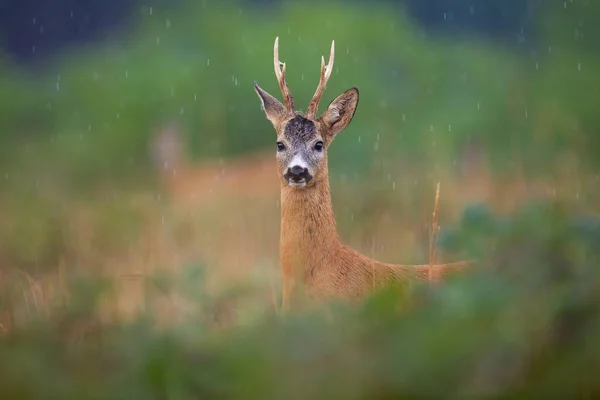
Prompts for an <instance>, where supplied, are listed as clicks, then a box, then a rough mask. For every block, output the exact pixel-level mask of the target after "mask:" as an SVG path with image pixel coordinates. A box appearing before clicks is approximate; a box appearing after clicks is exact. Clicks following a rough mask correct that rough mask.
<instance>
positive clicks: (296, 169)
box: [288, 165, 308, 178]
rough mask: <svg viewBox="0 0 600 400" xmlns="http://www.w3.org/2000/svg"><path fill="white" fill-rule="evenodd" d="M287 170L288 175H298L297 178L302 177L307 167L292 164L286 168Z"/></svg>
mask: <svg viewBox="0 0 600 400" xmlns="http://www.w3.org/2000/svg"><path fill="white" fill-rule="evenodd" d="M288 171H289V173H290V175H293V177H294V178H295V177H298V178H304V177H305V176H306V174H308V169H307V168H302V167H301V166H299V165H294V166H293V167H292V168H288Z"/></svg>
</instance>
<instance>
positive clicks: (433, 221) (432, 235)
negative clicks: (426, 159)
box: [429, 182, 440, 282]
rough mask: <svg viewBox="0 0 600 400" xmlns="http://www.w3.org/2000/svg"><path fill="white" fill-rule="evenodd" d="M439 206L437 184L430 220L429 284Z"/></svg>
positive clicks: (438, 184)
mask: <svg viewBox="0 0 600 400" xmlns="http://www.w3.org/2000/svg"><path fill="white" fill-rule="evenodd" d="M439 204H440V183H439V182H438V183H437V187H436V190H435V202H434V205H433V214H432V219H431V231H430V233H429V282H431V281H432V279H433V265H434V264H435V244H436V241H437V233H438V231H439V229H440V227H439V225H438V209H439Z"/></svg>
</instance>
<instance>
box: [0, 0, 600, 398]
mask: <svg viewBox="0 0 600 400" xmlns="http://www.w3.org/2000/svg"><path fill="white" fill-rule="evenodd" d="M408 3H411V4H408ZM425 3H427V4H425ZM415 4H416V3H415V2H407V4H404V3H403V2H383V1H381V2H374V3H369V2H366V1H365V2H361V1H341V0H340V1H325V2H304V1H303V2H299V1H298V2H291V1H282V2H275V1H261V2H242V1H218V2H217V1H209V0H203V1H178V2H174V3H167V2H162V3H161V2H158V3H156V4H154V5H151V4H144V5H142V4H137V3H136V4H135V5H134V6H131V5H128V9H130V12H129V14H130V18H129V20H128V22H127V24H124V25H123V26H121V27H120V28H115V29H114V30H111V31H109V34H105V35H104V36H102V37H101V38H100V39H96V40H92V41H89V42H85V43H78V44H76V45H71V46H68V47H66V48H65V49H64V50H61V51H56V52H54V53H52V56H51V57H47V58H45V59H44V62H43V63H39V64H35V65H33V66H23V65H22V63H21V62H20V61H19V60H18V59H17V58H16V57H13V56H11V55H9V54H8V52H6V54H5V55H4V56H2V57H0V121H1V127H2V130H1V131H0V172H1V174H0V360H3V361H4V360H6V361H5V362H3V363H0V392H1V393H3V394H4V397H6V398H48V397H52V398H91V397H102V398H182V399H183V398H198V397H202V396H203V397H208V398H215V397H219V398H222V397H236V398H262V399H264V398H284V397H285V398H296V397H297V398H406V397H422V396H423V395H431V396H437V397H442V398H454V397H458V398H460V397H463V396H467V395H475V396H476V397H477V396H483V395H484V394H485V395H486V396H492V397H494V396H497V397H507V396H511V395H512V396H517V397H518V396H523V397H528V398H531V397H530V396H534V395H537V396H540V395H541V394H550V393H552V394H554V395H556V394H562V395H563V396H566V397H562V398H570V397H578V396H580V397H586V396H588V397H586V398H591V397H589V396H592V395H593V394H594V393H595V392H596V390H597V383H596V382H594V381H593V380H592V377H591V376H590V374H591V372H593V371H594V368H595V367H597V366H598V363H599V361H600V357H599V355H600V353H599V351H600V347H599V346H598V343H597V342H598V341H597V339H594V338H595V337H597V336H594V334H597V333H598V330H599V329H600V325H599V323H600V320H599V319H598V318H597V317H598V316H599V315H598V313H597V311H598V310H597V309H598V305H599V303H598V301H599V300H600V299H599V298H598V296H599V293H600V292H599V291H598V289H599V288H598V282H599V280H598V279H599V278H600V276H599V275H598V271H597V267H598V261H600V258H599V255H598V250H600V223H599V222H598V221H599V218H598V214H599V213H600V181H599V178H598V176H599V175H598V174H599V170H600V158H598V156H597V154H599V152H600V134H599V132H598V129H600V116H599V114H598V113H597V104H598V99H599V96H600V74H599V73H598V71H600V51H599V50H598V49H599V48H600V25H599V23H600V19H599V17H600V3H595V2H592V1H583V0H572V1H566V2H562V1H559V2H535V1H531V2H525V3H523V4H525V5H523V4H520V3H519V2H514V1H511V2H505V3H503V4H504V5H500V4H499V3H498V4H496V5H494V6H488V7H487V9H486V10H487V12H488V15H487V17H488V20H491V21H496V20H502V21H504V20H503V19H502V18H504V17H506V15H513V14H514V15H517V14H518V13H519V12H522V10H523V8H526V9H527V12H526V13H524V14H522V15H521V14H519V15H521V17H520V19H519V18H515V19H514V20H516V21H517V22H516V25H515V26H514V27H511V28H510V29H508V30H505V32H504V34H503V35H502V34H498V33H497V32H494V28H498V26H501V25H502V24H501V23H498V24H496V25H495V26H494V27H492V26H490V27H489V29H487V34H484V33H482V32H485V31H486V29H480V31H479V32H477V30H468V29H459V28H460V27H461V23H460V22H457V23H456V24H455V25H453V28H452V29H448V28H444V27H443V26H441V27H440V26H436V25H435V24H432V23H429V24H426V23H424V22H423V20H422V18H421V19H419V18H417V17H418V15H419V12H420V13H423V12H425V13H426V12H427V10H429V12H430V15H433V14H435V13H436V12H437V11H438V10H439V11H440V14H443V19H444V20H446V19H447V18H450V19H451V18H453V14H452V13H451V12H449V13H448V14H446V13H445V12H443V13H442V10H445V9H446V8H447V9H448V10H457V11H455V14H456V16H455V17H456V18H457V19H458V16H459V15H462V14H466V13H468V12H470V14H471V15H474V17H473V20H477V18H478V16H479V15H480V14H478V12H479V9H480V8H479V5H478V4H476V5H474V4H471V3H468V2H465V1H458V0H456V1H450V0H448V1H446V2H444V1H431V2H422V3H419V4H421V5H419V6H416V5H415ZM1 10H2V9H1V8H0V12H3V11H1ZM64 10H65V11H64V15H65V18H66V15H68V6H67V5H66V3H65V5H64ZM469 10H470V11H469ZM92 12H93V11H92ZM98 12H99V11H98ZM461 13H462V14H461ZM511 13H512V14H511ZM25 14H26V12H25ZM71 15H72V13H71ZM32 17H33V18H34V20H35V18H36V16H35V15H32ZM75 18H79V16H78V15H76V16H75ZM437 18H438V19H439V18H441V17H440V15H438V16H437ZM433 19H435V18H433ZM505 19H506V18H505ZM509 19H510V18H509ZM431 20H432V17H430V18H429V22H431ZM463 20H464V18H463ZM478 21H479V22H478V24H479V25H483V26H484V27H485V22H482V21H484V20H483V19H481V20H478ZM5 22H6V23H8V22H7V21H6V20H4V21H3V23H5ZM34 24H35V22H34ZM38 25H39V24H38ZM38 25H36V29H38V28H37V26H38ZM438 25H439V24H438ZM442 25H443V24H442ZM519 25H520V26H519ZM480 28H481V26H480ZM513 28H514V29H513ZM40 29H41V28H40ZM48 32H49V34H51V33H52V30H51V29H50V28H48ZM506 32H508V33H506ZM276 36H279V38H280V58H281V59H282V61H285V62H286V63H287V81H288V84H289V86H290V89H291V91H292V93H293V95H294V100H295V102H296V106H297V108H299V109H301V110H305V109H306V107H307V105H308V102H309V100H310V98H311V97H312V94H313V93H314V90H315V88H316V85H317V83H318V76H319V75H318V74H319V67H320V65H319V63H320V57H321V55H322V54H323V55H325V56H326V57H327V53H328V51H329V46H330V43H331V40H332V39H335V41H336V58H335V68H334V72H333V74H332V77H331V79H330V81H329V84H328V87H327V91H326V92H325V95H324V98H323V101H322V103H321V104H322V107H321V111H322V110H324V108H325V104H327V103H328V102H329V101H331V100H332V99H333V98H334V97H336V96H337V95H338V94H340V93H341V92H342V91H344V90H346V89H347V88H349V87H352V86H356V87H358V88H359V90H360V96H361V97H360V103H359V107H358V111H357V113H356V115H355V117H354V120H353V122H352V124H351V125H350V126H349V127H348V128H347V129H346V131H344V132H343V133H342V134H340V135H339V137H338V138H337V139H336V141H335V143H334V144H333V145H332V147H331V149H330V151H329V153H330V156H329V164H330V170H331V174H330V175H331V185H332V192H333V197H334V199H333V201H334V210H335V213H336V219H337V222H338V228H339V230H340V234H341V236H342V237H343V238H344V240H345V241H346V242H347V243H349V244H350V245H352V246H353V247H355V248H357V249H358V250H361V251H363V252H364V253H366V254H368V255H370V256H375V258H378V259H382V260H384V261H389V262H396V263H400V262H413V261H414V262H424V261H425V258H426V254H427V249H428V230H429V222H430V221H429V218H430V215H431V211H432V203H433V196H434V190H435V183H436V182H437V181H441V182H442V193H441V206H440V207H441V208H440V212H441V216H440V218H441V223H442V232H441V236H440V240H439V242H438V244H437V245H438V246H439V248H440V254H441V256H442V257H443V258H444V259H445V260H446V259H447V260H451V259H452V260H454V259H459V258H472V259H477V260H478V263H479V264H480V267H479V268H478V269H477V272H476V273H475V274H474V276H473V277H468V278H465V279H464V280H463V281H460V282H456V283H449V284H448V285H447V286H444V287H442V288H436V289H435V290H432V291H428V290H425V289H424V288H421V289H423V290H417V291H416V294H415V296H416V297H415V302H414V303H413V302H410V304H409V305H408V304H404V303H403V307H401V309H402V311H401V312H400V315H398V313H397V307H396V305H397V303H398V302H399V299H398V298H396V297H395V296H397V294H394V293H381V294H379V295H377V296H375V297H374V298H373V299H371V300H370V301H369V302H367V303H365V304H364V305H362V306H361V307H359V309H358V310H357V309H349V308H346V307H345V306H342V305H333V307H334V308H333V311H334V312H333V315H334V317H333V319H332V320H328V319H327V318H325V317H323V316H322V315H320V313H316V314H314V313H313V314H309V315H302V316H292V317H288V318H284V319H279V318H275V317H273V316H272V315H271V314H272V309H273V308H277V304H278V301H279V299H278V296H279V294H278V291H279V286H278V285H279V283H278V281H277V280H278V272H277V271H278V269H277V268H278V264H277V263H278V254H277V246H278V242H277V240H278V236H277V235H278V227H279V215H278V213H279V209H278V207H279V203H278V190H279V188H278V186H277V181H276V176H275V163H274V157H273V160H271V157H272V155H273V153H274V150H273V148H274V145H275V134H274V132H273V129H272V126H271V125H270V123H269V122H268V121H267V120H266V118H265V116H264V113H263V112H262V110H261V109H260V102H259V100H258V98H257V96H256V94H255V93H254V90H253V87H252V84H253V82H254V81H255V80H256V81H258V82H259V84H260V85H261V87H263V88H264V89H266V90H267V91H269V92H270V93H271V94H273V95H275V96H276V97H278V98H279V97H280V93H279V90H278V87H277V84H276V79H275V76H274V73H273V64H272V51H273V42H274V39H275V37H276ZM170 129H172V130H170ZM165 132H167V135H162V134H164V133H165ZM169 132H170V133H173V132H174V134H173V136H169ZM161 138H162V139H165V138H166V139H167V142H166V143H167V144H169V143H170V145H173V146H175V147H174V148H175V149H180V150H174V152H173V153H169V152H168V151H169V150H167V153H165V152H162V153H160V152H159V154H158V155H157V152H156V149H157V146H158V147H159V148H160V146H161V143H162V145H165V142H161V141H160V140H161ZM169 140H175V142H169ZM177 145H179V146H180V147H177ZM169 148H170V147H168V146H167V149H169ZM163 149H164V148H163ZM169 155H171V156H172V157H171V158H168V157H169ZM165 157H167V158H165ZM255 157H256V158H255ZM165 161H167V162H168V163H170V165H171V166H172V165H175V166H176V171H171V170H170V169H169V170H165V169H164V165H163V163H164V162H165ZM263 163H264V165H266V166H267V167H265V168H266V169H259V168H258V166H262V165H263ZM269 163H271V164H269ZM269 166H270V167H272V170H270V169H269V168H270V167H269ZM261 168H262V167H261ZM248 176H250V177H251V179H247V177H248ZM190 199H191V201H190ZM196 272H197V273H199V274H200V275H199V277H198V280H196V279H192V276H190V275H186V274H190V273H193V274H194V275H193V277H197V276H196V275H195V273H196ZM182 274H183V275H182ZM265 276H266V277H265ZM233 281H236V282H237V281H242V282H244V283H245V284H246V285H250V286H252V288H251V289H248V290H249V292H250V294H248V292H247V291H243V292H242V294H240V293H238V292H237V291H236V292H235V293H232V292H229V291H226V293H225V294H223V293H221V292H222V291H223V288H225V287H229V284H230V283H231V282H233ZM273 282H275V283H273ZM238 283H239V282H238ZM90 285H91V286H90ZM96 289H98V290H96ZM273 293H275V294H274V295H273ZM96 294H97V296H96ZM240 296H241V298H242V300H241V302H240V301H239V297H240ZM244 296H246V297H244ZM248 296H249V297H248ZM273 296H274V298H272V297H273ZM175 297H177V299H179V300H177V299H175ZM180 297H185V298H186V299H187V300H185V301H183V300H181V299H180ZM248 298H251V299H252V301H250V300H248ZM182 304H185V305H182ZM240 304H241V305H243V307H242V306H240ZM223 321H225V322H223ZM232 321H234V322H232ZM232 324H233V325H234V326H235V327H236V329H233V330H231V329H230V328H224V327H223V326H226V327H230V325H232ZM156 325H159V326H161V327H164V326H165V325H166V326H168V327H169V328H168V329H167V330H166V332H165V331H162V332H161V333H157V332H156V331H155V330H154V328H155V327H156ZM223 329H225V331H226V332H227V333H226V334H223V333H222V332H223ZM215 332H216V333H215ZM90 360H93V361H90ZM32 382H36V383H35V384H34V383H32ZM92 393H94V395H92Z"/></svg>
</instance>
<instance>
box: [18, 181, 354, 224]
mask: <svg viewBox="0 0 600 400" xmlns="http://www.w3.org/2000/svg"><path fill="white" fill-rule="evenodd" d="M6 176H7V177H8V174H7V175H6ZM7 179H8V178H7ZM350 221H354V213H352V214H350Z"/></svg>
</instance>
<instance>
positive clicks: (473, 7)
mask: <svg viewBox="0 0 600 400" xmlns="http://www.w3.org/2000/svg"><path fill="white" fill-rule="evenodd" d="M182 1H183V0H176V1H170V2H165V0H156V1H153V2H152V5H155V6H159V5H160V3H169V4H171V5H173V4H177V3H178V2H179V3H181V2H182ZM207 1H210V0H207ZM245 1H246V2H247V3H276V2H277V1H279V0H245ZM348 1H361V0H348ZM378 1H388V2H391V3H397V4H401V5H404V6H406V7H407V9H408V11H409V12H410V13H411V14H412V15H413V17H415V18H416V19H417V20H418V21H419V22H421V23H422V24H423V25H424V26H425V27H426V28H428V29H431V30H451V31H457V30H458V31H466V32H468V33H471V34H477V35H485V36H490V37H495V38H506V39H508V40H513V39H516V40H517V41H518V40H522V39H523V38H524V37H525V36H526V35H528V29H527V27H528V22H529V20H530V18H531V16H532V15H533V14H535V12H536V7H537V6H539V0H527V1H520V0H504V1H497V0H478V1H474V0H378ZM143 4H148V3H147V2H142V1H141V0H61V1H60V2H50V1H46V0H2V1H0V41H1V42H0V45H1V48H2V52H3V53H4V54H7V55H8V56H9V57H11V58H12V59H14V60H15V61H17V62H21V63H36V62H39V61H41V60H44V59H46V58H47V57H48V56H51V55H52V54H54V53H55V52H57V51H59V50H61V49H63V48H65V47H68V46H71V45H74V44H80V43H85V42H87V41H90V40H102V39H103V38H105V37H107V36H112V35H115V34H118V31H119V30H120V29H122V28H124V27H126V26H127V24H128V23H129V22H130V20H131V17H132V16H133V15H134V13H135V11H136V9H137V8H138V7H140V6H141V5H143Z"/></svg>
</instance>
